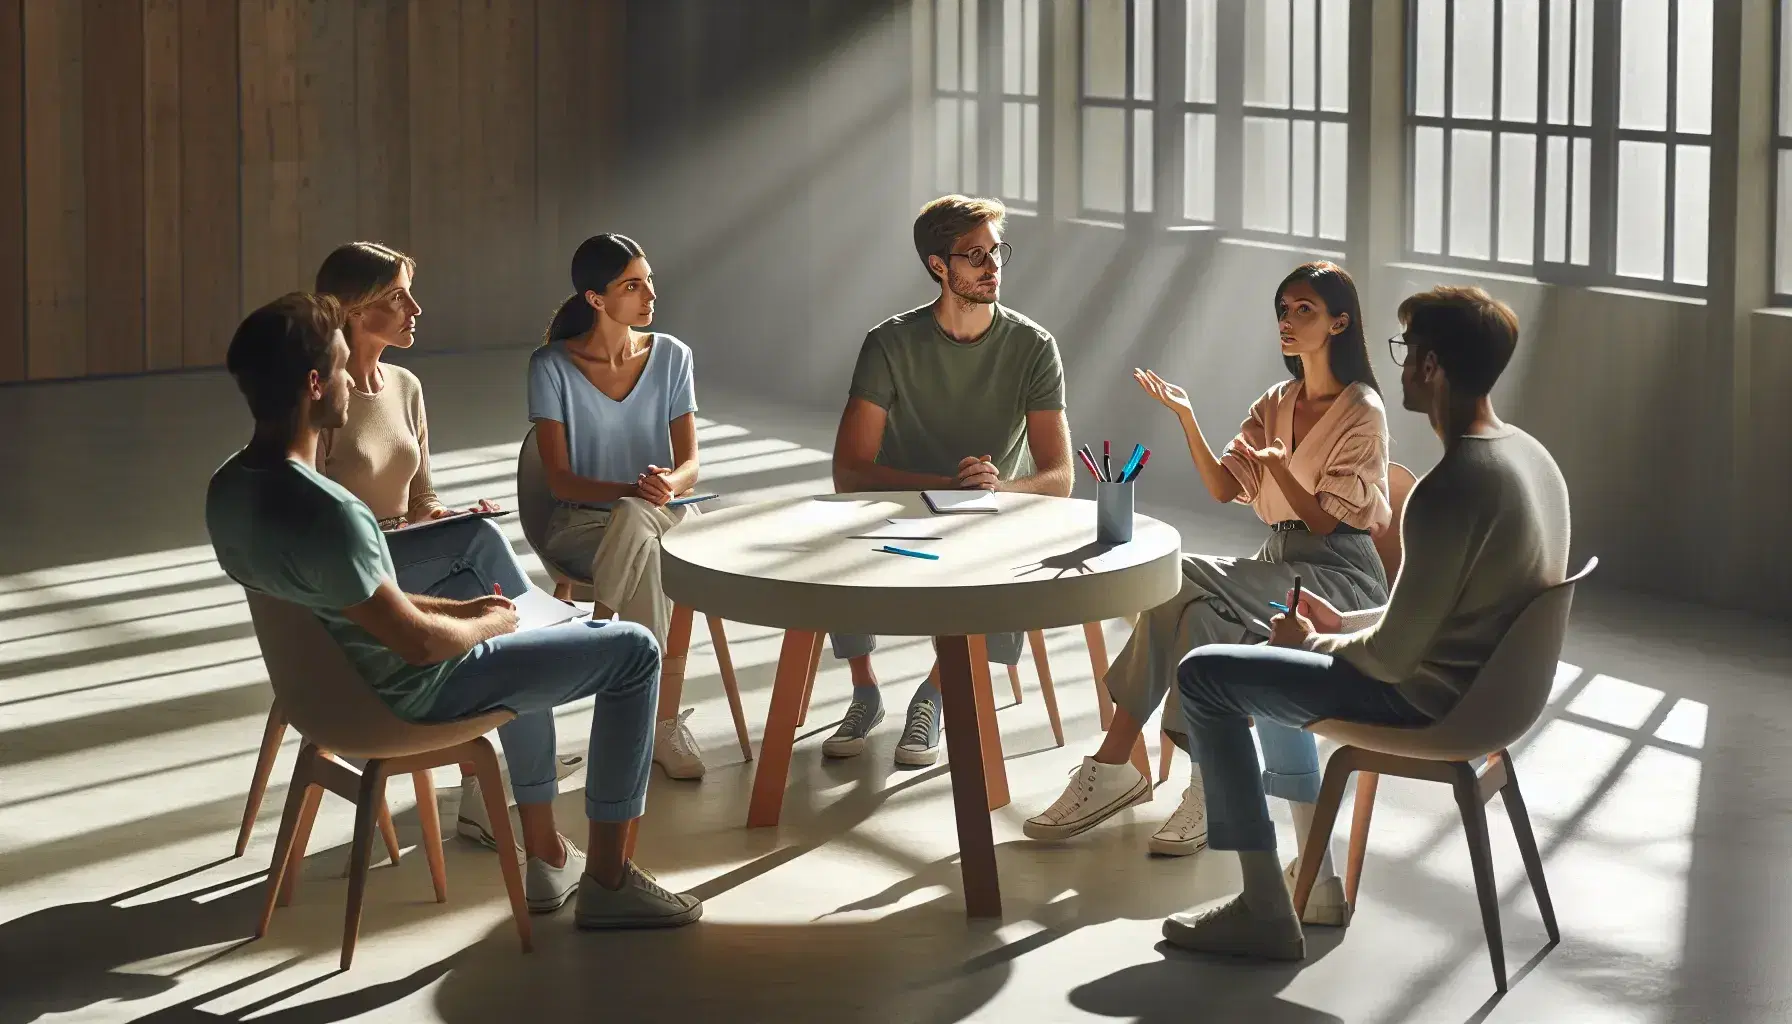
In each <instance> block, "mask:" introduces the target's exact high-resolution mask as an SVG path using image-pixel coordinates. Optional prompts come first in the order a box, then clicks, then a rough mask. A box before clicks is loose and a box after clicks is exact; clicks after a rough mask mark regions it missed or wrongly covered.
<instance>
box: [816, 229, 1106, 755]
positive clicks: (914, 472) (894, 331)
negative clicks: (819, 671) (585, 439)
mask: <svg viewBox="0 0 1792 1024" xmlns="http://www.w3.org/2000/svg"><path fill="white" fill-rule="evenodd" d="M1005 212H1006V211H1005V210H1004V209H1003V207H1002V204H1001V203H1000V202H997V201H996V200H993V199H971V198H967V197H965V196H959V195H951V196H943V197H941V198H939V199H936V200H934V201H933V202H931V203H928V204H927V205H926V206H924V207H922V209H921V215H920V216H919V217H917V218H915V252H916V254H917V255H918V256H920V258H921V264H922V265H923V266H925V267H926V268H927V273H928V275H929V276H930V277H932V278H933V280H934V282H935V283H936V284H937V285H938V286H939V296H938V298H937V299H935V300H934V301H933V302H932V303H930V304H928V305H925V306H922V307H920V308H919V309H913V310H910V311H908V312H907V313H901V314H898V315H896V316H893V317H891V318H890V319H888V320H886V321H884V322H883V323H881V324H879V325H877V326H876V327H874V328H872V329H871V333H869V334H867V335H866V336H865V343H864V346H863V347H861V348H860V349H859V361H858V365H857V366H856V367H855V368H854V369H853V374H852V387H851V389H850V391H849V392H848V394H849V397H848V398H847V401H846V411H845V412H844V413H843V414H842V415H841V417H840V432H839V434H838V435H836V437H835V439H834V488H835V490H837V491H842V492H846V491H919V490H938V489H946V488H967V489H983V490H990V491H1024V492H1029V493H1033V494H1055V495H1058V496H1060V497H1068V496H1069V494H1070V485H1071V473H1072V470H1071V463H1070V424H1069V421H1068V420H1067V419H1066V417H1065V414H1064V364H1063V361H1062V360H1061V359H1060V358H1059V357H1058V343H1057V342H1056V341H1055V340H1054V339H1053V338H1052V336H1051V333H1050V332H1048V331H1047V330H1046V329H1045V328H1043V327H1040V326H1039V325H1038V324H1036V323H1034V322H1033V321H1031V320H1029V319H1027V318H1026V317H1024V316H1022V315H1020V314H1019V313H1016V312H1015V311H1013V310H1011V309H1008V308H1007V307H1005V306H1001V305H999V304H998V303H997V299H998V296H999V294H1000V291H1001V283H1002V267H1003V266H1004V265H1006V264H1007V262H1008V254H1009V246H1008V244H1007V243H1006V242H1003V241H1002V219H1003V216H1004V215H1005ZM831 639H832V642H833V648H834V656H835V657H836V658H845V659H847V661H848V663H849V665H850V667H851V669H852V681H853V695H852V704H851V705H850V706H849V707H848V708H847V711H846V719H845V721H843V722H842V723H841V724H840V728H839V730H838V731H836V732H835V733H834V735H833V736H832V737H831V738H829V739H828V740H827V741H826V742H825V743H823V744H822V751H823V753H825V754H827V755H828V756H830V757H853V756H855V755H857V754H859V753H860V752H861V751H863V750H864V749H865V737H866V735H867V734H869V733H870V731H871V730H872V728H874V727H875V726H876V725H877V723H878V722H880V721H882V720H883V715H884V710H883V701H882V698H881V697H880V696H879V694H878V690H877V676H876V675H875V674H874V673H873V672H872V670H871V652H872V651H873V650H874V649H875V647H876V641H875V640H874V638H872V637H868V636H850V635H836V636H834V637H832V638H831ZM1020 644H1021V637H1020V635H1019V634H1018V633H1010V634H1004V635H1000V636H991V637H989V654H990V659H991V660H992V661H998V662H1001V663H1002V664H1005V665H1013V664H1015V663H1016V662H1018V661H1019V660H1020ZM939 743H940V693H939V667H938V665H937V664H936V665H935V666H934V669H933V671H932V672H931V673H929V675H928V677H927V679H926V680H925V681H924V682H922V684H921V686H920V687H919V688H918V689H917V690H916V691H915V695H914V697H913V698H912V699H911V700H910V701H909V706H908V722H907V724H906V726H905V727H904V729H903V732H902V739H901V740H900V741H899V742H898V744H897V747H896V763H897V764H903V765H929V764H932V763H934V761H935V760H937V759H938V758H939Z"/></svg>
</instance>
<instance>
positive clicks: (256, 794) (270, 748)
mask: <svg viewBox="0 0 1792 1024" xmlns="http://www.w3.org/2000/svg"><path fill="white" fill-rule="evenodd" d="M285 738H286V715H284V714H283V713H281V711H280V703H279V702H278V701H275V702H274V704H273V706H272V707H270V708H268V724H267V725H266V727H264V728H263V729H262V731H261V752H260V753H259V754H257V755H256V757H255V775H254V776H253V777H252V778H250V780H249V799H248V800H247V801H246V802H245V803H244V804H243V827H242V828H240V829H238V830H237V833H236V856H238V857H241V856H242V855H243V851H245V850H247V849H248V848H249V833H250V832H252V831H254V829H255V816H256V815H257V814H260V813H261V798H262V796H263V795H265V794H266V793H267V791H268V775H269V774H271V773H272V772H273V770H274V758H275V756H276V755H278V754H279V753H280V741H281V740H284V739H285Z"/></svg>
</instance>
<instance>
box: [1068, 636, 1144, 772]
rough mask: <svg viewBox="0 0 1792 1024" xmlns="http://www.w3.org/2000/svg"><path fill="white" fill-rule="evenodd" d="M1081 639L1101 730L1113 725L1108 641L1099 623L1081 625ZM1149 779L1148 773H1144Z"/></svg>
mask: <svg viewBox="0 0 1792 1024" xmlns="http://www.w3.org/2000/svg"><path fill="white" fill-rule="evenodd" d="M1083 639H1084V640H1085V641H1087V643H1088V645H1089V668H1090V670H1091V672H1092V674H1093V675H1094V677H1095V704H1096V707H1098V708H1099V709H1100V711H1101V728H1102V730H1103V731H1106V729H1107V727H1108V726H1110V725H1113V724H1114V698H1112V697H1110V696H1108V640H1107V637H1106V636H1104V635H1103V634H1102V632H1101V623H1099V622H1085V623H1083ZM1146 778H1150V773H1146Z"/></svg>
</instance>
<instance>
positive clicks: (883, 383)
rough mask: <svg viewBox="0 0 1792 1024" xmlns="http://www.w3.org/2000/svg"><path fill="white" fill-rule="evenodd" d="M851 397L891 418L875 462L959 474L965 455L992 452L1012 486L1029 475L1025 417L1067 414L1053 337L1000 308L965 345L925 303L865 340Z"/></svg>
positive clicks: (874, 330)
mask: <svg viewBox="0 0 1792 1024" xmlns="http://www.w3.org/2000/svg"><path fill="white" fill-rule="evenodd" d="M851 394H852V396H853V397H855V398H862V399H864V400H865V401H867V402H870V403H872V404H873V405H876V406H878V407H880V408H882V409H883V410H884V411H885V412H886V413H888V414H889V416H888V419H886V420H885V421H884V436H883V444H882V446H881V448H880V449H879V450H878V453H877V461H878V463H879V464H881V465H885V466H890V467H892V468H895V469H901V470H905V471H907V472H910V473H933V474H937V475H940V476H956V475H957V474H958V464H959V462H960V461H962V460H963V459H964V458H965V457H967V456H973V455H976V456H981V455H988V456H989V457H990V458H991V459H992V460H994V462H995V465H996V469H997V471H998V472H1000V473H1001V475H1002V479H1004V480H1012V479H1014V478H1016V477H1020V476H1026V475H1028V474H1030V473H1032V472H1033V471H1034V466H1033V457H1032V453H1031V451H1029V450H1028V448H1027V414H1028V413H1030V412H1040V411H1046V410H1054V409H1063V408H1064V363H1063V361H1062V359H1060V358H1059V355H1058V343H1057V341H1055V340H1054V339H1053V338H1052V336H1051V332H1049V331H1047V330H1046V329H1045V328H1043V327H1041V326H1039V325H1038V324H1036V323H1034V322H1033V321H1031V320H1029V319H1027V318H1026V317H1024V316H1022V315H1020V314H1019V313H1016V312H1015V311H1013V310H1011V309H1009V308H1007V307H1006V306H1001V305H997V306H996V307H995V319H994V320H993V321H992V322H991V323H990V325H989V330H987V331H985V332H984V333H983V336H982V337H981V338H978V339H977V340H976V341H973V342H970V343H968V344H966V343H961V342H957V341H954V340H952V338H950V337H948V336H947V334H946V332H945V331H943V330H941V329H940V325H939V321H938V320H936V319H934V315H933V307H932V306H931V305H927V306H922V307H921V308H919V309H912V310H909V311H908V312H907V313H902V314H899V315H897V316H893V317H891V318H890V319H888V320H885V321H884V322H883V323H881V324H878V325H877V326H876V327H873V328H872V329H871V333H869V334H867V335H866V336H865V343H864V345H863V346H862V347H861V348H860V349H859V362H858V365H857V366H856V367H855V368H854V369H853V373H852V389H851Z"/></svg>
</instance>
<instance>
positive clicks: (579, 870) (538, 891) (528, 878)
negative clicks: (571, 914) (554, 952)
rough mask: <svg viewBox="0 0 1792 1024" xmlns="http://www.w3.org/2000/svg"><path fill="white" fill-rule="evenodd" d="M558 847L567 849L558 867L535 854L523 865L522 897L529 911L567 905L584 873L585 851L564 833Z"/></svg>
mask: <svg viewBox="0 0 1792 1024" xmlns="http://www.w3.org/2000/svg"><path fill="white" fill-rule="evenodd" d="M560 848H561V849H562V850H565V851H566V862H565V863H563V864H561V865H560V866H559V867H554V866H553V865H551V864H549V863H548V862H547V861H545V860H542V859H540V858H538V857H530V858H529V862H528V863H527V864H525V865H524V866H523V900H524V902H526V903H528V904H529V913H531V914H551V913H553V912H554V911H556V910H559V909H560V908H561V907H564V906H566V901H567V900H569V899H571V898H572V894H573V893H574V892H577V891H578V888H579V879H580V877H581V876H583V875H584V874H585V855H584V854H583V853H581V852H579V848H578V847H576V846H574V845H572V840H570V839H568V838H566V837H565V836H561V837H560Z"/></svg>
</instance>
